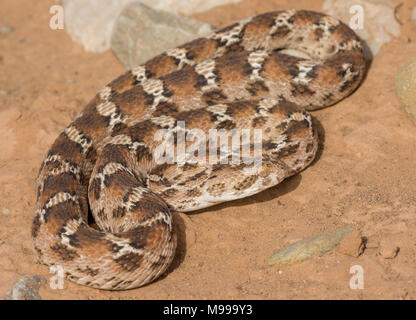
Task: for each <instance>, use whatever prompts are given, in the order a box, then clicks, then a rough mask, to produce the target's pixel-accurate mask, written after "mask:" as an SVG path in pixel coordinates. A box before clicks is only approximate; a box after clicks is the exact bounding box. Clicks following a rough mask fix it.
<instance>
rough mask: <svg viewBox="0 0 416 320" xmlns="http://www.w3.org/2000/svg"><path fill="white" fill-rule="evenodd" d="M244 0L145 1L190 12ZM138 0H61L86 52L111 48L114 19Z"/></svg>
mask: <svg viewBox="0 0 416 320" xmlns="http://www.w3.org/2000/svg"><path fill="white" fill-rule="evenodd" d="M239 1H241V0H169V1H166V0H142V1H141V2H142V3H144V4H146V5H148V6H150V7H152V8H154V9H159V10H165V11H167V12H170V13H175V14H184V15H190V14H193V13H196V12H202V11H205V10H209V9H211V8H213V7H216V6H219V5H224V4H227V3H234V2H239ZM131 2H137V0H62V1H61V3H62V5H63V8H64V14H65V30H66V32H67V33H68V34H69V35H70V37H71V38H72V40H74V41H76V42H78V43H81V44H82V45H83V46H84V48H85V50H86V51H92V52H103V51H105V50H107V49H109V48H110V38H111V32H112V29H113V26H114V22H115V21H116V19H117V17H118V16H119V14H120V13H121V11H122V10H123V8H124V7H125V6H126V5H127V4H129V3H131Z"/></svg>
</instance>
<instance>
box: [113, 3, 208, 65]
mask: <svg viewBox="0 0 416 320" xmlns="http://www.w3.org/2000/svg"><path fill="white" fill-rule="evenodd" d="M213 30H214V28H213V27H212V26H211V25H209V24H206V23H203V22H200V21H197V20H194V19H190V18H186V17H181V16H177V15H174V14H171V13H168V12H165V11H160V10H154V9H152V8H150V7H148V6H146V5H143V4H141V3H138V2H135V3H131V4H129V5H127V6H126V8H125V9H124V10H123V11H122V12H121V14H120V16H119V18H118V19H117V21H116V23H115V25H114V29H113V34H112V37H111V48H112V49H113V51H114V53H115V55H116V56H117V58H118V59H119V60H120V62H121V64H122V65H123V66H124V67H125V68H126V69H132V68H134V67H136V66H138V65H140V64H142V63H143V62H146V61H147V60H149V59H150V58H152V57H154V56H156V55H158V54H160V53H162V52H164V51H166V50H168V49H171V48H175V47H177V46H178V45H181V44H183V43H186V42H188V41H191V40H193V39H196V38H199V37H202V36H206V35H208V34H210V33H211V32H212V31H213Z"/></svg>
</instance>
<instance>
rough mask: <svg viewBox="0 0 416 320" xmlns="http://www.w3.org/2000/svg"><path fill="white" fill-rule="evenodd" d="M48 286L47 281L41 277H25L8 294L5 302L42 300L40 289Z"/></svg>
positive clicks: (4, 298)
mask: <svg viewBox="0 0 416 320" xmlns="http://www.w3.org/2000/svg"><path fill="white" fill-rule="evenodd" d="M45 284H46V279H45V278H43V277H40V276H24V277H22V278H20V279H19V281H17V282H16V284H15V285H14V286H13V288H12V289H11V290H10V291H9V292H8V293H6V295H5V296H4V297H3V300H42V298H41V297H40V296H39V288H40V287H41V286H42V285H45Z"/></svg>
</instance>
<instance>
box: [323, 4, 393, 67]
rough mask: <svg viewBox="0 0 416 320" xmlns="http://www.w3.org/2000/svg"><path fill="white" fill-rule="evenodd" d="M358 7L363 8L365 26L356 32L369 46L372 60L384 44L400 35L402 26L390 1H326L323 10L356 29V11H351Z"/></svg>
mask: <svg viewBox="0 0 416 320" xmlns="http://www.w3.org/2000/svg"><path fill="white" fill-rule="evenodd" d="M357 6H359V7H361V8H362V12H363V25H362V28H358V29H354V31H355V32H356V33H357V34H358V35H359V36H360V37H361V39H363V40H365V41H366V43H367V44H368V46H369V49H370V50H369V51H370V52H366V57H367V59H370V58H371V57H372V56H375V55H376V54H377V52H378V51H379V50H380V47H381V46H382V45H383V44H384V43H388V42H390V37H391V36H394V37H398V36H399V35H400V25H399V23H398V22H397V21H396V19H395V18H394V4H393V3H392V2H391V1H390V0H325V2H324V4H323V6H322V10H323V11H324V12H326V13H328V14H330V15H332V16H334V17H336V18H338V19H340V20H341V21H343V22H344V23H345V24H347V25H350V27H351V26H352V27H353V28H354V26H356V25H357V23H356V20H355V19H354V18H355V16H356V11H352V12H350V10H353V9H354V8H357ZM351 22H352V23H351ZM353 24H354V26H353Z"/></svg>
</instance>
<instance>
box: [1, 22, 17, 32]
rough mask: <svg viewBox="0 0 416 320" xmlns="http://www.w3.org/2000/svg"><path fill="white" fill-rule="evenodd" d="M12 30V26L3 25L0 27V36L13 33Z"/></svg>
mask: <svg viewBox="0 0 416 320" xmlns="http://www.w3.org/2000/svg"><path fill="white" fill-rule="evenodd" d="M13 31H14V28H13V27H12V26H9V25H7V24H4V25H2V26H0V34H8V33H10V32H13Z"/></svg>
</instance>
